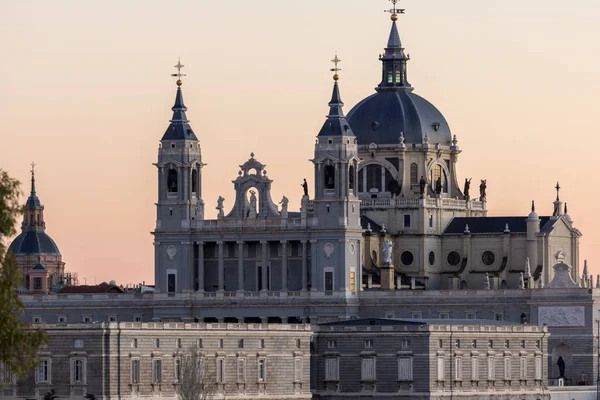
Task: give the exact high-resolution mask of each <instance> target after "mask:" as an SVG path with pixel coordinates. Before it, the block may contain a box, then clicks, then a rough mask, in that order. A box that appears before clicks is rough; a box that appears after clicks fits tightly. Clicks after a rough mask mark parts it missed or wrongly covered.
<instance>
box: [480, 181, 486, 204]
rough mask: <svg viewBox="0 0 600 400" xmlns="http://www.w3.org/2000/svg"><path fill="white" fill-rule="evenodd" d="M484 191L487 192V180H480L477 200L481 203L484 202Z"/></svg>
mask: <svg viewBox="0 0 600 400" xmlns="http://www.w3.org/2000/svg"><path fill="white" fill-rule="evenodd" d="M486 190H487V179H482V180H481V184H480V185H479V199H480V200H482V201H483V200H485V196H486V193H485V191H486Z"/></svg>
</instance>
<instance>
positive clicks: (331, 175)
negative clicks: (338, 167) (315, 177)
mask: <svg viewBox="0 0 600 400" xmlns="http://www.w3.org/2000/svg"><path fill="white" fill-rule="evenodd" d="M324 177H325V189H335V168H334V166H333V165H326V166H325V174H324Z"/></svg>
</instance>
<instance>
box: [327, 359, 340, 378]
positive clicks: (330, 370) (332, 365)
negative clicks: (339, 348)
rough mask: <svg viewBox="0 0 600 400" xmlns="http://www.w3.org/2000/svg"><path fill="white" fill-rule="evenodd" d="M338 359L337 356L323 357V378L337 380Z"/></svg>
mask: <svg viewBox="0 0 600 400" xmlns="http://www.w3.org/2000/svg"><path fill="white" fill-rule="evenodd" d="M339 365H340V359H339V358H338V357H329V358H326V359H325V380H326V381H338V380H339V379H340V376H339Z"/></svg>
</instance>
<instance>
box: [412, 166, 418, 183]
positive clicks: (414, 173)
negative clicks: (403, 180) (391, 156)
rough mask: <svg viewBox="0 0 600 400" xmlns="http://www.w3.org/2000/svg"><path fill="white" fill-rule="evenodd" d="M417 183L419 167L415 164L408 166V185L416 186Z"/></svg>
mask: <svg viewBox="0 0 600 400" xmlns="http://www.w3.org/2000/svg"><path fill="white" fill-rule="evenodd" d="M418 183H419V166H418V165H417V163H412V164H410V184H411V185H417V184H418Z"/></svg>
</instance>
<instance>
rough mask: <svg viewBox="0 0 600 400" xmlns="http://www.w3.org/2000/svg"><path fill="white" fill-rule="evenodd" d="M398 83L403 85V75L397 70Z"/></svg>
mask: <svg viewBox="0 0 600 400" xmlns="http://www.w3.org/2000/svg"><path fill="white" fill-rule="evenodd" d="M396 83H397V84H401V83H402V74H401V72H400V70H396Z"/></svg>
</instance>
